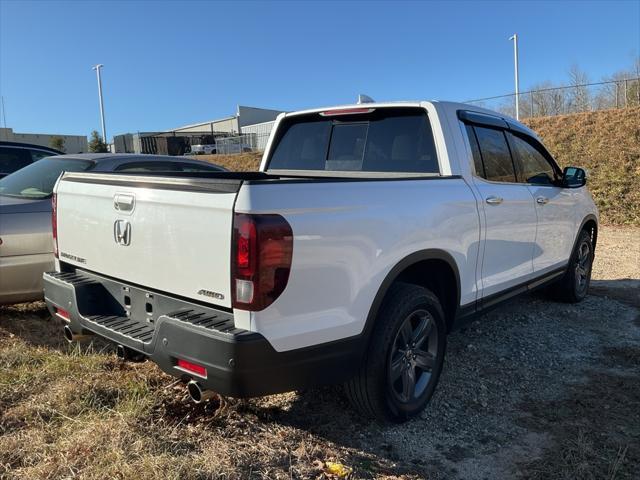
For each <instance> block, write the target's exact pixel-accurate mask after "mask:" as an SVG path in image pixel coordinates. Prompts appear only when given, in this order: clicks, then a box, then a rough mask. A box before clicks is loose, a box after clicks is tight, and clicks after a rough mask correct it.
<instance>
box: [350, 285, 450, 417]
mask: <svg viewBox="0 0 640 480" xmlns="http://www.w3.org/2000/svg"><path fill="white" fill-rule="evenodd" d="M445 349H446V325H445V317H444V312H443V310H442V306H441V305H440V301H439V300H438V297H436V296H435V295H434V294H433V293H432V292H431V291H429V290H427V289H426V288H422V287H419V286H417V285H411V284H406V283H399V282H398V283H396V284H395V285H393V286H392V287H391V289H390V290H389V292H388V294H387V296H386V297H385V300H384V302H383V304H382V306H381V308H380V311H379V312H378V316H377V318H376V321H375V326H374V329H373V332H372V334H371V339H370V342H369V346H368V348H367V351H366V352H365V355H364V358H363V361H362V364H361V365H360V368H359V370H358V373H357V374H356V376H355V377H354V378H352V379H351V380H350V381H349V382H347V383H346V384H345V392H346V394H347V397H348V398H349V400H350V401H351V404H352V405H353V406H354V408H355V409H356V410H357V411H358V412H360V413H361V414H362V415H364V416H367V417H373V418H376V419H378V420H381V421H391V422H403V421H405V420H408V419H409V418H411V417H413V416H415V415H417V414H418V413H420V412H421V411H422V410H423V409H424V408H425V406H426V405H427V403H429V400H430V399H431V396H432V395H433V392H434V390H435V388H436V385H437V383H438V379H439V378H440V373H441V371H442V365H443V362H444V354H445Z"/></svg>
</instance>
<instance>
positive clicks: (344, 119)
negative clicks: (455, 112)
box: [268, 108, 440, 173]
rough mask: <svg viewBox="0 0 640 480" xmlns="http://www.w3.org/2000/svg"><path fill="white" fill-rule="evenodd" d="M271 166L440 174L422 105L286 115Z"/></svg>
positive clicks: (275, 145) (273, 152) (297, 168)
mask: <svg viewBox="0 0 640 480" xmlns="http://www.w3.org/2000/svg"><path fill="white" fill-rule="evenodd" d="M268 165H269V167H268V168H269V169H282V170H328V171H361V172H398V173H439V171H440V169H439V165H438V157H437V155H436V148H435V142H434V139H433V133H432V131H431V125H430V123H429V118H428V117H427V114H426V112H425V111H424V110H423V109H420V108H381V109H376V110H374V111H373V112H371V113H367V114H355V115H340V116H335V117H323V116H321V115H320V114H317V113H315V114H310V115H305V116H295V117H291V118H287V119H285V120H284V121H283V122H282V123H281V124H280V128H279V135H278V137H276V141H275V143H274V148H273V150H272V153H271V157H270V160H269V164H268Z"/></svg>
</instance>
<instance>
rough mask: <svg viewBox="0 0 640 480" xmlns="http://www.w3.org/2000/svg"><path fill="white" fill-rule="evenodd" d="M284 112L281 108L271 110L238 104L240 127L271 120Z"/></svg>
mask: <svg viewBox="0 0 640 480" xmlns="http://www.w3.org/2000/svg"><path fill="white" fill-rule="evenodd" d="M280 113H282V111H281V110H271V109H268V108H256V107H245V106H243V105H238V113H237V117H238V119H239V126H240V128H241V129H242V128H244V127H245V126H248V125H255V124H257V123H265V122H271V121H273V120H275V119H276V117H277V116H278V115H279V114H280Z"/></svg>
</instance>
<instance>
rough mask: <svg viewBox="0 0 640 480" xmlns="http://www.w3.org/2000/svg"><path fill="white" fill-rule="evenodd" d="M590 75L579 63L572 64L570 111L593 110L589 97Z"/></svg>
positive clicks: (570, 74)
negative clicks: (588, 84)
mask: <svg viewBox="0 0 640 480" xmlns="http://www.w3.org/2000/svg"><path fill="white" fill-rule="evenodd" d="M587 83H589V76H588V75H587V73H586V72H585V71H584V70H581V69H580V67H579V66H578V65H575V64H574V65H572V66H571V68H570V69H569V85H570V86H571V87H573V88H571V89H569V92H568V97H569V98H568V108H569V111H570V112H586V111H588V110H591V100H590V98H589V88H588V87H587V86H586V84H587Z"/></svg>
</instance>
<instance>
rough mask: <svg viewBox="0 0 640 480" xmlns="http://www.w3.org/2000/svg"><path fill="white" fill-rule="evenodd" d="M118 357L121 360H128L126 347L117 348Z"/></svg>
mask: <svg viewBox="0 0 640 480" xmlns="http://www.w3.org/2000/svg"><path fill="white" fill-rule="evenodd" d="M116 357H118V359H119V360H126V359H127V357H126V352H125V350H124V347H123V346H122V345H117V346H116Z"/></svg>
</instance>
